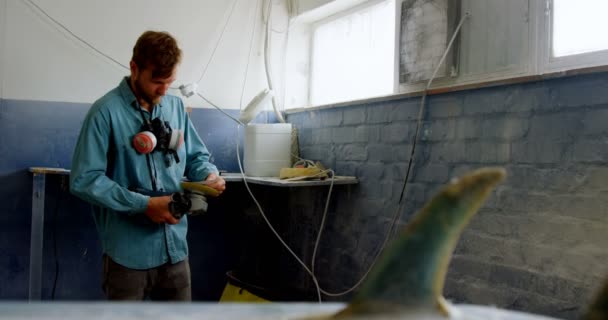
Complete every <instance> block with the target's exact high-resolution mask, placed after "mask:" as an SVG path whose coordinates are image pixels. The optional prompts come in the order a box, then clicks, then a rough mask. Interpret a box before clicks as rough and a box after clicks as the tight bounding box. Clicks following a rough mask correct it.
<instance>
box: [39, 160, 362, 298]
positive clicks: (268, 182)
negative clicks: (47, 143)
mask: <svg viewBox="0 0 608 320" xmlns="http://www.w3.org/2000/svg"><path fill="white" fill-rule="evenodd" d="M29 171H30V172H31V173H32V179H33V183H32V224H31V233H30V270H29V271H30V273H29V295H28V298H29V300H30V301H35V300H41V297H42V282H41V278H42V250H43V238H44V198H45V188H46V176H47V175H60V176H62V179H67V178H68V177H69V174H70V170H68V169H64V168H50V167H31V168H30V169H29ZM221 176H222V178H224V180H226V182H242V181H243V179H245V180H246V182H247V183H251V184H257V185H263V186H275V187H313V186H328V185H331V183H332V181H331V179H325V180H304V181H285V180H281V179H279V178H272V177H249V176H245V177H244V178H243V175H242V174H240V173H222V174H221ZM333 180H334V181H333V184H334V185H345V184H357V183H358V180H357V178H355V177H350V176H336V177H335V178H334V179H333Z"/></svg>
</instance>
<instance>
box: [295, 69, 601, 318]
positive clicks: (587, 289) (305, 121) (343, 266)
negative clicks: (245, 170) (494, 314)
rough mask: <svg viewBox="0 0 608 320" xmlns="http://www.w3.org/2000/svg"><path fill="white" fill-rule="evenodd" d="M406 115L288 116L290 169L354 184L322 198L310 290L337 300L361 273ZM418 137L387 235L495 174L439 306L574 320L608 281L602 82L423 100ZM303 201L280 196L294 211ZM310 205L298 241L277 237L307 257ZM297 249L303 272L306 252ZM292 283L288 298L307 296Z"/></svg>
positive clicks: (386, 110) (390, 187)
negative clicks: (478, 171)
mask: <svg viewBox="0 0 608 320" xmlns="http://www.w3.org/2000/svg"><path fill="white" fill-rule="evenodd" d="M418 107H419V100H418V98H411V99H403V100H398V101H390V102H379V103H372V104H366V105H353V106H348V107H338V108H335V109H324V110H315V111H303V112H299V113H295V114H290V115H289V116H288V120H289V122H292V123H293V124H294V125H295V126H296V127H297V128H298V129H299V132H300V136H299V139H300V148H301V154H302V156H303V157H305V158H310V159H315V160H320V161H322V162H323V163H324V164H326V165H327V166H331V167H333V168H335V169H336V171H337V174H339V175H355V176H357V177H358V178H359V179H360V184H359V185H357V186H353V187H348V188H346V190H347V191H345V189H344V188H342V189H341V188H340V187H337V188H335V190H336V191H335V193H334V194H333V195H332V199H333V203H332V205H331V206H330V212H329V216H328V220H327V227H326V230H325V232H324V234H323V239H322V242H321V246H320V248H319V252H318V259H317V265H316V270H317V273H318V276H319V280H320V283H321V285H322V286H323V287H324V289H326V290H328V291H341V290H344V289H346V288H348V287H350V286H351V285H353V284H354V283H355V282H356V281H357V280H358V279H359V278H360V276H361V275H362V274H363V273H364V272H365V271H366V270H367V268H368V266H369V265H370V263H371V262H372V261H373V259H374V257H375V254H376V252H377V250H378V249H379V247H380V245H381V243H382V241H383V239H384V236H385V234H386V232H387V230H388V227H389V225H390V222H391V220H392V217H393V216H394V214H395V212H396V210H397V203H398V200H399V195H400V193H401V188H402V186H403V179H404V176H405V169H406V166H407V161H408V159H409V155H410V148H411V145H412V139H413V136H414V131H415V128H416V121H415V120H416V116H417V113H418ZM421 133H422V134H421V140H420V141H419V144H418V148H417V152H416V155H415V157H416V160H415V165H414V168H413V171H412V175H411V177H410V178H411V180H410V182H409V185H408V190H407V192H406V196H405V204H404V206H403V210H402V211H401V220H400V222H399V226H402V225H403V224H404V223H406V222H407V221H408V219H409V218H410V217H411V216H412V215H413V214H414V213H415V212H416V211H417V210H419V209H420V208H421V206H422V205H423V203H424V202H425V201H427V200H428V199H429V197H430V196H431V195H432V193H433V192H435V191H436V190H437V189H438V188H439V187H440V186H441V184H443V183H445V182H447V181H448V180H449V179H450V178H451V177H454V176H458V175H460V174H462V173H463V172H466V171H468V170H471V169H475V168H478V167H482V166H488V165H498V166H503V167H505V168H506V169H507V172H508V175H509V177H508V179H507V181H506V183H504V184H503V185H501V186H500V187H499V188H498V189H497V191H496V192H495V193H494V194H493V195H492V196H491V198H490V199H489V201H488V202H487V203H486V205H485V206H484V207H483V208H482V209H481V211H480V213H479V214H478V216H476V217H475V218H474V219H473V221H472V222H471V224H470V226H469V227H468V228H467V229H466V231H465V233H464V235H463V237H462V239H461V241H460V242H459V244H458V247H457V249H456V253H455V256H454V260H453V262H452V264H451V266H450V271H449V274H448V278H447V281H446V288H445V294H446V296H447V297H448V298H449V299H452V300H454V301H457V302H466V303H480V304H490V305H497V306H499V307H505V308H510V309H516V310H524V311H529V312H534V313H542V314H547V315H551V316H555V317H561V318H566V319H573V318H576V317H577V316H578V315H580V314H581V312H583V309H584V306H585V305H586V304H587V303H588V302H589V301H590V299H591V296H592V294H593V292H594V289H595V288H596V286H597V284H598V283H599V282H600V281H601V280H603V279H604V278H606V277H607V276H608V73H600V74H594V75H585V76H576V77H568V78H561V79H553V80H546V81H540V82H533V83H527V84H519V85H510V86H500V87H493V88H486V89H480V90H470V91H464V92H457V93H448V94H444V95H439V96H432V97H430V98H429V99H428V105H427V109H426V114H425V115H424V122H423V127H422V130H421ZM317 192H318V193H317V194H316V196H318V197H322V198H323V199H325V196H326V192H327V190H319V191H317ZM309 196H311V195H310V194H309V193H297V192H294V193H292V195H291V197H292V198H294V199H292V201H295V202H297V201H299V202H300V203H303V206H305V204H306V203H311V202H310V201H309V200H306V199H305V198H306V197H309ZM297 199H299V200H297ZM314 203H315V204H314V206H313V207H312V208H309V209H307V210H305V212H306V213H305V214H306V215H310V217H309V218H306V219H304V220H302V219H303V218H302V217H299V218H298V217H295V218H293V219H294V221H293V222H294V223H295V224H297V223H298V222H301V221H305V223H310V225H308V226H307V227H306V228H307V232H306V233H304V234H293V235H288V237H292V241H297V242H299V243H301V244H309V245H310V246H311V247H312V244H313V243H314V240H315V237H316V232H317V228H318V224H319V222H320V219H321V213H322V212H323V208H322V206H323V205H324V202H322V201H321V202H314ZM303 247H307V246H306V245H303ZM302 250H303V251H302V252H300V253H301V254H302V256H303V257H304V261H310V256H311V254H312V249H302ZM296 268H297V266H296ZM298 274H299V277H301V278H300V280H302V281H300V282H298V284H295V285H296V286H298V285H300V286H304V287H305V288H303V289H311V288H312V287H311V286H310V285H311V283H310V281H309V280H305V279H304V278H306V277H307V276H306V274H305V273H303V272H302V273H298ZM349 297H350V295H346V296H343V297H341V298H337V299H340V300H346V299H348V298H349ZM328 299H331V298H328Z"/></svg>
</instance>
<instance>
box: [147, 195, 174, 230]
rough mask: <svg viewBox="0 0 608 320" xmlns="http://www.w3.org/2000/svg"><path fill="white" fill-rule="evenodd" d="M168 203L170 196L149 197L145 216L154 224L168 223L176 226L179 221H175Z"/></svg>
mask: <svg viewBox="0 0 608 320" xmlns="http://www.w3.org/2000/svg"><path fill="white" fill-rule="evenodd" d="M169 202H171V196H163V197H150V200H149V201H148V208H147V209H146V215H147V216H148V218H150V220H152V222H154V223H158V224H160V223H168V224H177V223H179V220H177V219H175V217H173V215H172V214H171V212H170V211H169Z"/></svg>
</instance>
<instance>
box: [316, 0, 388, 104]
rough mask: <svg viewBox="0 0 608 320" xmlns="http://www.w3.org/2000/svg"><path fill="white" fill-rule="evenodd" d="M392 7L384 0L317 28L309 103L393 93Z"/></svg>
mask: <svg viewBox="0 0 608 320" xmlns="http://www.w3.org/2000/svg"><path fill="white" fill-rule="evenodd" d="M394 8H395V6H394V3H393V1H384V2H381V3H379V4H377V5H373V6H371V7H366V8H364V9H362V10H360V11H357V12H355V13H352V14H349V15H346V16H344V17H340V18H338V19H335V20H332V21H330V22H328V23H324V24H322V25H320V26H318V27H317V28H316V30H315V31H314V34H313V52H312V81H311V103H312V104H313V105H319V104H327V103H333V102H339V101H348V100H354V99H362V98H368V97H372V96H379V95H386V94H391V93H393V83H394V79H393V73H394V46H395V36H394V33H395V13H394Z"/></svg>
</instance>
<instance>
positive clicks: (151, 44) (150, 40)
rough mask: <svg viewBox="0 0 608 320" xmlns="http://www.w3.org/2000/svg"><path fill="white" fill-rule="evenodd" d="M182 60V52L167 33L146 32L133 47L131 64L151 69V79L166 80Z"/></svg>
mask: <svg viewBox="0 0 608 320" xmlns="http://www.w3.org/2000/svg"><path fill="white" fill-rule="evenodd" d="M181 58H182V50H180V48H179V47H178V46H177V41H176V40H175V38H173V37H172V36H171V35H170V34H169V33H168V32H164V31H146V32H144V33H143V34H142V35H141V36H139V39H137V42H136V43H135V46H134V47H133V57H132V58H131V59H132V60H133V62H135V64H136V65H137V67H138V68H140V69H142V70H143V69H147V68H151V69H152V77H155V78H157V77H160V78H166V77H169V76H171V73H172V72H173V69H174V68H175V66H176V65H177V64H178V63H179V62H180V60H181Z"/></svg>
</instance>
